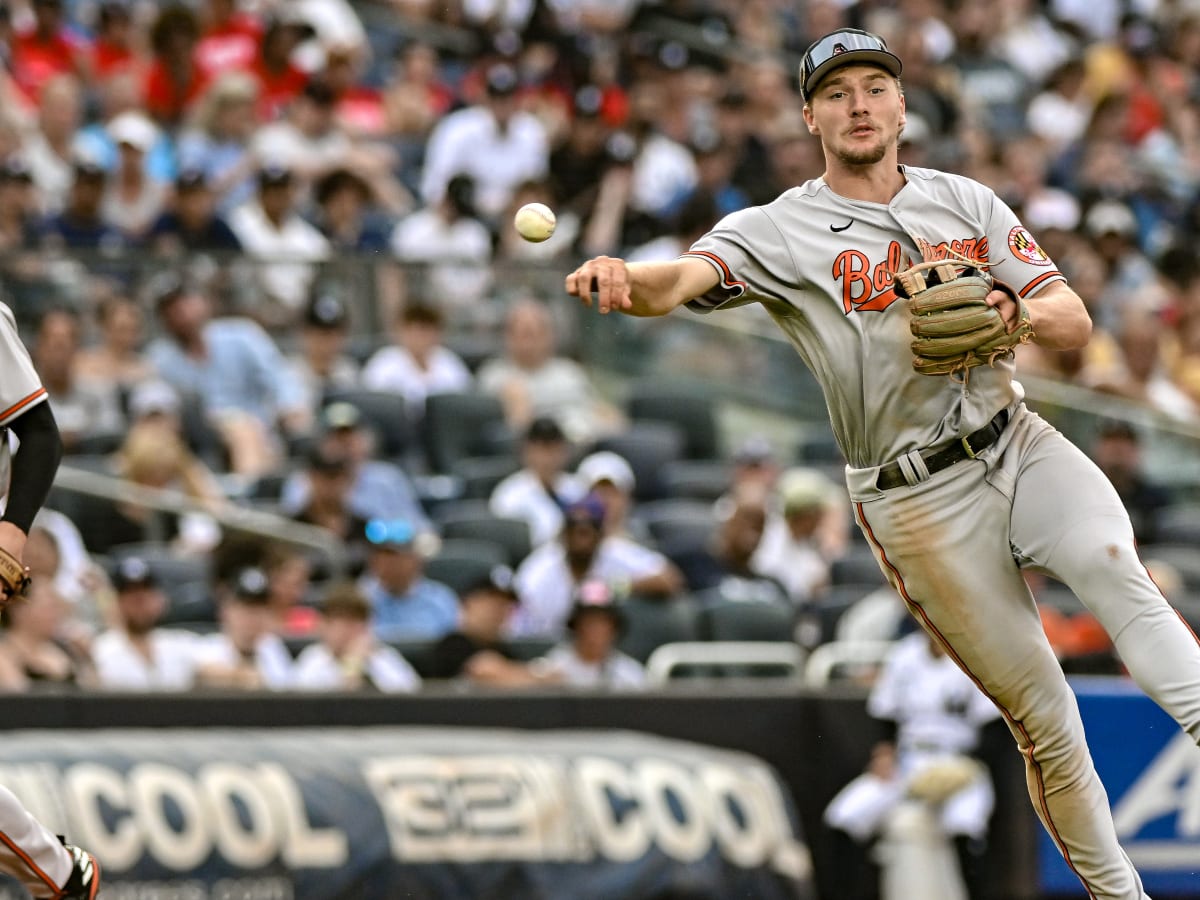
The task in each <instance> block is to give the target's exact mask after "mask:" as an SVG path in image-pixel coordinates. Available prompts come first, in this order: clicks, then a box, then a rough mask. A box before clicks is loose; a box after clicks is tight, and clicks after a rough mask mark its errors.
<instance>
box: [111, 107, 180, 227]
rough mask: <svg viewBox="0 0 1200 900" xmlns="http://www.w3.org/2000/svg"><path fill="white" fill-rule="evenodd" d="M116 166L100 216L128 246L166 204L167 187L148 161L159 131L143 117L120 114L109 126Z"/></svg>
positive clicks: (149, 225) (137, 114) (141, 115)
mask: <svg viewBox="0 0 1200 900" xmlns="http://www.w3.org/2000/svg"><path fill="white" fill-rule="evenodd" d="M108 133H109V136H110V137H111V139H112V142H113V143H114V144H116V147H117V164H116V167H115V169H114V171H113V172H112V174H111V175H110V177H109V179H108V186H107V189H106V190H105V192H104V199H103V200H102V201H101V204H100V213H101V216H102V217H103V219H104V221H105V222H107V223H109V224H110V225H112V226H114V227H115V228H117V229H118V230H119V231H120V232H121V233H122V234H123V235H124V236H125V238H126V240H128V241H129V242H130V243H137V242H140V241H141V239H142V238H144V237H145V236H146V234H147V233H148V232H149V231H150V228H151V226H152V225H153V224H154V223H155V221H156V220H157V219H158V217H159V215H160V214H161V213H162V211H163V209H164V207H165V206H166V203H167V194H168V186H167V185H166V184H164V183H163V182H161V181H159V180H158V179H156V178H154V177H152V176H151V175H150V172H149V170H148V168H147V157H148V155H149V153H150V151H151V150H153V149H154V146H155V145H156V144H157V143H158V128H157V127H156V126H155V124H154V123H153V122H152V121H150V118H149V117H148V116H146V115H145V114H144V113H141V112H137V111H135V110H129V111H128V112H123V113H121V114H120V115H119V116H117V117H116V118H114V119H113V120H112V121H111V122H109V123H108Z"/></svg>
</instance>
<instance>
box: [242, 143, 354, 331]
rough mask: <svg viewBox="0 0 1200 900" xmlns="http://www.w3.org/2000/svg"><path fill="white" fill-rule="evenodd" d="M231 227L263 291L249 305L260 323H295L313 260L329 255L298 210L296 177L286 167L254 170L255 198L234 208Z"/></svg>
mask: <svg viewBox="0 0 1200 900" xmlns="http://www.w3.org/2000/svg"><path fill="white" fill-rule="evenodd" d="M229 227H230V228H232V229H233V233H234V234H236V235H237V238H238V240H239V241H240V242H241V244H242V251H243V252H244V253H245V254H246V256H247V258H249V259H250V260H253V261H254V263H255V267H254V268H255V273H256V276H257V277H256V283H257V287H258V290H259V292H260V294H261V296H260V298H259V299H258V301H257V302H255V303H254V304H253V305H252V307H251V309H252V311H253V315H254V317H255V318H256V319H258V320H259V322H260V323H261V324H263V326H264V327H266V328H269V329H286V328H288V327H290V326H292V325H294V324H295V323H296V321H297V320H298V319H299V316H300V312H301V310H302V309H303V307H304V304H305V302H306V301H307V299H308V296H309V291H310V289H311V287H312V283H313V279H314V277H315V276H316V269H315V266H314V264H315V263H319V262H322V261H324V260H327V259H329V256H330V247H329V241H327V240H326V239H325V236H324V235H322V234H321V232H319V231H317V229H316V228H314V227H313V226H312V225H310V224H309V223H308V222H306V221H305V220H304V218H303V217H302V216H301V215H300V213H299V212H298V211H297V210H296V182H295V178H294V176H293V174H292V171H291V170H290V169H288V168H287V167H285V166H281V165H276V164H268V165H266V166H264V167H263V168H262V169H260V170H259V173H258V197H257V199H255V200H251V201H248V202H246V203H244V204H242V205H241V206H239V207H238V208H237V209H235V210H234V211H233V213H232V214H231V215H230V218H229Z"/></svg>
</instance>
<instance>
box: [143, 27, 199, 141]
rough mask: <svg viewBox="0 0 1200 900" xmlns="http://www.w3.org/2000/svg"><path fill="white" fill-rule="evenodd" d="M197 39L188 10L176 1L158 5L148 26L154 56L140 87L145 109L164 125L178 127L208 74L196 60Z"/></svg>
mask: <svg viewBox="0 0 1200 900" xmlns="http://www.w3.org/2000/svg"><path fill="white" fill-rule="evenodd" d="M199 40H200V23H199V22H198V21H197V20H196V15H195V13H193V12H192V11H191V9H189V8H188V7H187V6H184V5H182V4H180V3H171V4H168V5H167V6H164V7H162V8H160V10H159V12H158V17H157V18H156V19H155V21H154V24H153V25H152V26H151V28H150V47H151V49H152V50H153V51H154V58H153V59H152V60H151V62H150V67H149V69H148V70H147V72H146V76H145V82H144V84H143V88H142V90H143V93H144V97H145V104H146V111H147V112H149V113H150V115H152V116H153V117H154V118H155V119H157V120H158V123H159V124H160V125H162V126H163V127H164V128H167V129H173V128H175V127H176V126H178V125H179V124H180V123H181V122H182V121H183V118H184V115H185V113H186V112H187V111H188V109H189V108H190V106H191V105H192V103H194V102H195V101H196V100H197V99H198V98H199V97H200V95H201V94H202V93H203V92H204V89H205V88H206V87H207V81H208V73H206V72H204V70H203V69H201V67H200V65H199V63H198V61H197V59H196V45H197V43H198V42H199ZM214 74H215V73H214Z"/></svg>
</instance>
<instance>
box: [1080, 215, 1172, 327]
mask: <svg viewBox="0 0 1200 900" xmlns="http://www.w3.org/2000/svg"><path fill="white" fill-rule="evenodd" d="M1083 229H1084V232H1085V233H1086V235H1087V236H1088V238H1090V239H1091V242H1092V246H1093V247H1094V248H1095V249H1096V251H1097V252H1098V253H1099V254H1100V257H1101V259H1102V260H1103V261H1104V269H1105V278H1104V289H1103V292H1102V293H1101V294H1100V296H1099V297H1097V298H1095V300H1094V301H1093V303H1091V304H1089V306H1088V309H1089V311H1090V312H1091V315H1092V318H1093V319H1094V320H1095V322H1096V326H1097V327H1099V328H1102V329H1104V330H1106V331H1108V332H1110V333H1114V334H1115V333H1116V332H1117V331H1118V330H1120V326H1121V324H1122V323H1121V318H1122V316H1123V314H1124V312H1125V310H1127V309H1128V308H1129V306H1130V305H1131V303H1132V302H1133V298H1135V297H1137V296H1139V295H1143V296H1144V293H1145V289H1146V288H1147V287H1149V286H1151V285H1154V284H1155V283H1156V281H1157V273H1156V272H1155V270H1154V264H1153V263H1151V262H1150V260H1149V259H1147V258H1146V255H1145V254H1144V253H1142V251H1141V249H1140V248H1139V246H1138V223H1137V216H1135V215H1134V212H1133V210H1132V209H1131V208H1130V207H1129V205H1128V204H1126V203H1122V202H1120V201H1117V200H1101V201H1099V202H1098V203H1095V204H1093V205H1092V207H1091V208H1090V209H1088V211H1087V212H1086V213H1085V214H1084V217H1083Z"/></svg>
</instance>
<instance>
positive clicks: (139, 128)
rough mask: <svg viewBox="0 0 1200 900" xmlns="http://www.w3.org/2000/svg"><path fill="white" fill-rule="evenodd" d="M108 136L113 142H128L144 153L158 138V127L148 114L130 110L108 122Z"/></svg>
mask: <svg viewBox="0 0 1200 900" xmlns="http://www.w3.org/2000/svg"><path fill="white" fill-rule="evenodd" d="M108 136H109V137H110V138H112V139H113V143H115V144H118V145H119V144H128V145H129V146H131V147H134V148H136V149H138V150H140V151H142V152H143V153H146V152H148V151H149V150H150V148H151V147H153V146H154V144H155V142H156V141H157V140H158V127H157V126H156V125H155V124H154V123H153V122H151V121H150V118H149V117H148V116H146V115H144V114H143V113H140V112H136V111H134V110H130V111H128V112H123V113H121V114H120V115H119V116H117V117H116V118H114V119H113V120H112V121H111V122H109V123H108Z"/></svg>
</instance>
